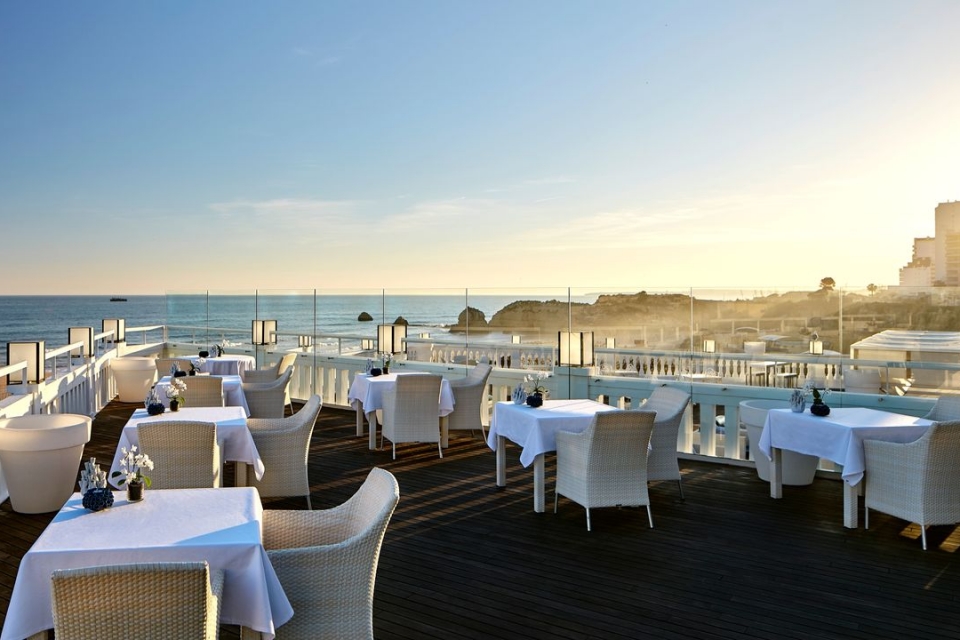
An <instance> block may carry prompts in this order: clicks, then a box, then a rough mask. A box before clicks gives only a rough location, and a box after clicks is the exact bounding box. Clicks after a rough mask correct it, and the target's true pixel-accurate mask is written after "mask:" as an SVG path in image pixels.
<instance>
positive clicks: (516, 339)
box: [511, 336, 520, 344]
mask: <svg viewBox="0 0 960 640" xmlns="http://www.w3.org/2000/svg"><path fill="white" fill-rule="evenodd" d="M511 342H512V343H513V344H520V336H513V337H512V338H511Z"/></svg>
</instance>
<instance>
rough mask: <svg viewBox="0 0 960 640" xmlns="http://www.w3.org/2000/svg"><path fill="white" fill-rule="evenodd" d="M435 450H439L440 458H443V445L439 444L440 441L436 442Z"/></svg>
mask: <svg viewBox="0 0 960 640" xmlns="http://www.w3.org/2000/svg"><path fill="white" fill-rule="evenodd" d="M437 451H439V452H440V459H441V460H443V447H441V446H440V443H439V442H438V443H437Z"/></svg>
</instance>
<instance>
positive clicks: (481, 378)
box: [447, 362, 493, 440]
mask: <svg viewBox="0 0 960 640" xmlns="http://www.w3.org/2000/svg"><path fill="white" fill-rule="evenodd" d="M492 370H493V366H491V365H490V364H488V363H485V362H481V363H479V364H477V365H476V366H475V367H474V368H473V369H471V370H470V372H469V373H468V374H467V377H465V378H462V379H459V380H451V381H450V389H451V390H452V391H453V400H454V405H453V406H454V409H453V413H451V414H450V415H449V416H448V417H447V429H448V430H450V431H454V430H466V429H469V430H471V431H473V430H474V429H477V428H479V429H480V433H481V434H482V435H483V439H484V440H486V439H487V434H486V431H485V430H484V427H483V416H482V413H481V412H482V410H483V397H484V394H486V391H487V378H489V377H490V372H491V371H492Z"/></svg>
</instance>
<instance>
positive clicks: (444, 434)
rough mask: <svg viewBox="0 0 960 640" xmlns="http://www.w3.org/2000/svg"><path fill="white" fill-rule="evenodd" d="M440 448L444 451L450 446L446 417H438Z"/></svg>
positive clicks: (447, 418)
mask: <svg viewBox="0 0 960 640" xmlns="http://www.w3.org/2000/svg"><path fill="white" fill-rule="evenodd" d="M440 446H441V447H442V448H444V449H446V448H447V447H448V446H450V418H449V417H448V416H441V417H440Z"/></svg>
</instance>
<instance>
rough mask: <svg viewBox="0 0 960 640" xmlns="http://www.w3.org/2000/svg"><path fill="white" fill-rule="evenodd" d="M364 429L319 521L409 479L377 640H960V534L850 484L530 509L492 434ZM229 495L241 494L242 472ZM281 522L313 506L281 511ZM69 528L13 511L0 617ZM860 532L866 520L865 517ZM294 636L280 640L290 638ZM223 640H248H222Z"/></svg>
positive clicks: (325, 421) (389, 544)
mask: <svg viewBox="0 0 960 640" xmlns="http://www.w3.org/2000/svg"><path fill="white" fill-rule="evenodd" d="M135 407H136V405H133V404H123V403H118V402H114V403H112V404H110V405H109V406H108V407H107V408H106V409H105V410H104V411H102V412H101V413H100V414H99V415H98V416H97V418H96V420H95V421H94V426H93V429H94V434H93V439H92V441H91V442H90V443H89V444H88V445H87V449H86V452H85V457H90V456H96V458H97V459H98V460H100V461H101V462H103V461H109V460H111V459H112V456H113V452H114V449H115V447H116V443H117V440H118V438H119V434H120V430H121V429H122V427H123V424H124V423H125V422H126V420H127V418H128V417H129V415H130V413H132V411H133V410H134V408H135ZM354 425H355V423H354V414H353V413H352V412H346V411H342V410H337V409H330V408H324V409H323V410H322V411H321V413H320V417H319V419H318V422H317V428H316V430H315V431H314V436H313V441H312V445H311V455H310V479H311V483H312V487H313V490H312V500H313V504H314V508H328V507H331V506H334V505H337V504H339V503H341V502H343V501H344V500H346V499H347V498H348V497H349V496H350V495H352V494H353V492H354V491H355V490H356V489H357V488H358V487H359V486H360V484H361V482H362V481H363V479H364V477H365V476H366V474H367V472H368V471H369V469H370V468H371V467H372V466H375V465H379V466H382V467H384V468H386V469H389V470H390V471H391V472H393V473H394V474H395V475H396V477H397V480H398V482H399V483H400V504H399V505H398V507H397V511H396V513H395V515H394V517H393V520H392V521H391V524H390V527H389V528H388V530H387V534H386V538H385V540H384V546H383V550H382V553H381V556H380V567H379V573H378V578H377V589H376V601H375V608H374V626H375V631H376V635H377V637H378V638H381V639H386V638H443V639H445V640H446V639H453V638H518V637H525V638H588V637H592V638H675V639H694V638H697V639H701V638H703V639H709V638H731V639H732V638H737V639H740V638H771V639H772V638H777V639H780V638H817V639H823V638H864V639H871V640H872V639H875V638H958V637H960V607H958V600H957V594H958V593H960V566H958V562H957V561H958V558H957V556H956V555H955V552H956V551H957V546H958V544H960V530H957V529H955V528H954V527H932V528H931V529H930V530H929V531H928V540H929V542H930V544H931V550H930V551H928V552H924V551H922V550H921V548H920V541H919V535H920V530H919V528H918V527H917V526H915V525H910V524H908V523H905V522H903V521H901V520H897V519H895V518H891V517H889V516H886V515H884V514H880V513H874V514H871V524H872V528H871V529H870V530H869V531H866V530H864V529H863V528H862V527H861V528H860V529H857V530H848V529H844V528H843V526H842V502H843V501H842V496H841V486H840V483H839V482H836V481H831V480H825V479H817V480H816V481H815V482H814V484H813V485H812V486H810V487H804V488H791V487H786V488H785V489H784V495H785V497H784V499H783V500H772V499H770V497H769V489H768V486H767V485H766V484H764V483H762V482H761V481H760V480H758V479H757V477H756V474H755V473H754V471H753V470H752V469H749V468H743V467H727V466H723V465H717V464H709V463H701V462H688V461H681V468H682V469H683V472H684V493H685V495H686V498H687V499H686V502H683V503H681V502H680V501H679V499H678V492H677V486H676V483H673V482H662V483H659V484H653V485H651V500H652V503H653V518H654V525H655V527H656V528H655V529H649V528H648V527H647V520H646V511H645V510H643V509H623V510H617V509H600V510H595V511H594V512H593V514H592V516H593V517H592V519H593V532H592V533H588V532H587V530H586V526H585V518H584V512H583V509H582V508H581V507H579V506H577V505H575V504H573V503H570V502H568V501H566V500H561V502H560V510H559V513H558V514H556V515H554V514H553V513H552V509H551V507H552V503H553V496H552V475H553V468H552V460H549V459H548V464H547V489H548V496H547V503H548V513H544V514H536V513H534V512H533V508H532V506H533V505H532V495H533V479H532V473H531V470H529V469H524V468H522V467H521V466H520V464H519V462H518V460H517V459H518V450H517V449H516V448H513V447H510V448H509V449H508V468H507V474H508V476H507V477H508V487H507V488H506V489H505V490H500V491H498V490H496V488H495V486H494V454H493V452H492V451H491V450H490V449H488V448H487V447H486V445H485V444H484V443H482V442H481V440H480V436H479V434H476V435H475V436H474V437H470V434H469V433H464V434H463V435H462V436H460V437H456V438H451V442H450V448H449V449H447V450H446V451H445V453H444V458H443V460H440V459H439V458H438V457H437V454H436V446H435V445H415V444H414V445H410V444H405V445H400V446H399V447H398V452H397V460H396V461H392V460H391V459H390V453H389V451H388V450H384V451H369V450H368V449H367V439H366V437H364V438H357V437H356V436H355V433H354V432H355V426H354ZM226 480H227V482H228V483H230V482H231V481H232V478H231V476H230V472H228V473H227V477H226ZM264 506H265V507H266V508H274V509H288V508H289V509H303V508H306V504H305V501H304V500H303V499H289V500H288V499H283V500H281V499H276V500H271V499H265V500H264ZM52 517H53V514H43V515H39V516H28V515H20V514H15V513H13V512H12V511H11V510H10V505H9V502H6V503H4V504H3V505H2V507H0V531H2V534H3V535H2V536H0V619H2V618H3V617H5V615H6V611H7V607H8V606H9V602H10V593H11V590H12V589H13V584H14V580H15V578H16V572H17V566H18V564H19V561H20V558H21V557H22V556H23V554H24V553H25V552H26V550H27V549H28V548H29V547H30V545H31V544H32V543H33V541H34V540H35V539H36V537H37V536H38V535H39V534H40V532H41V531H42V530H43V528H44V527H45V526H46V525H47V523H48V522H49V521H50V519H51V518H52ZM861 517H862V514H861ZM279 631H280V636H279V637H280V638H282V627H281V629H280V630H279ZM221 635H222V637H228V638H229V637H234V638H235V637H238V633H237V629H236V628H231V627H226V626H225V627H224V628H223V630H222V634H221Z"/></svg>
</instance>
